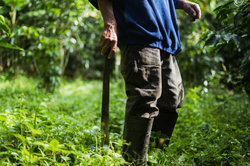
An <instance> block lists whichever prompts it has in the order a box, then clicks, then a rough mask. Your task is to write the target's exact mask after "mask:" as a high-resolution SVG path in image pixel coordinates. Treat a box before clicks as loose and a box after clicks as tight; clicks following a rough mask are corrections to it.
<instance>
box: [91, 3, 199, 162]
mask: <svg viewBox="0 0 250 166" xmlns="http://www.w3.org/2000/svg"><path fill="white" fill-rule="evenodd" d="M89 1H90V2H91V3H92V4H93V5H94V6H95V7H96V8H97V9H99V10H100V11H101V14H102V16H103V20H104V29H103V32H102V35H101V38H100V43H101V47H102V51H101V53H102V54H103V55H104V54H107V53H108V58H111V57H112V56H113V55H114V53H115V52H116V47H117V44H118V46H119V48H120V50H121V54H122V57H121V73H122V76H123V78H124V80H125V85H126V94H127V97H128V99H127V103H126V114H125V124H124V133H123V139H124V142H125V143H126V144H125V145H124V147H123V153H124V155H123V156H124V158H125V160H127V161H129V162H131V161H134V164H137V165H147V161H146V156H147V151H148V144H149V139H150V134H151V131H161V133H162V134H165V135H167V137H168V138H169V139H170V137H171V135H172V132H173V129H174V126H175V123H176V120H177V117H178V112H177V108H180V107H181V105H182V100H183V94H184V93H183V86H182V79H181V75H180V72H179V68H178V65H177V63H176V60H175V55H177V54H179V53H180V52H181V50H182V48H181V44H180V39H179V31H178V25H177V19H176V13H175V9H183V10H184V11H185V12H186V13H188V15H189V16H190V17H191V18H192V21H195V20H196V19H199V18H201V11H200V8H199V5H197V4H195V3H192V2H189V1H186V0H89ZM108 51H109V52H108ZM169 139H165V140H164V142H165V144H166V145H168V144H169ZM161 140H162V139H161Z"/></svg>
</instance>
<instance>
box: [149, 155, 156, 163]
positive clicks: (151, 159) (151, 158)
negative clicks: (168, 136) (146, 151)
mask: <svg viewBox="0 0 250 166" xmlns="http://www.w3.org/2000/svg"><path fill="white" fill-rule="evenodd" d="M148 161H149V162H151V163H154V164H157V161H156V160H155V159H154V157H153V156H148Z"/></svg>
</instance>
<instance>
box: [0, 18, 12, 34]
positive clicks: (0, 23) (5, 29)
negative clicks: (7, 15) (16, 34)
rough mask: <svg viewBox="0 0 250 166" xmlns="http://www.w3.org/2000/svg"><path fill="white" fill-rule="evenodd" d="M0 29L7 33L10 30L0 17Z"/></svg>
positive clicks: (9, 32)
mask: <svg viewBox="0 0 250 166" xmlns="http://www.w3.org/2000/svg"><path fill="white" fill-rule="evenodd" d="M0 18H1V17H0ZM0 29H2V30H3V31H4V32H6V33H7V34H8V35H10V34H11V30H10V28H9V26H8V25H7V24H6V23H5V22H3V21H1V19H0Z"/></svg>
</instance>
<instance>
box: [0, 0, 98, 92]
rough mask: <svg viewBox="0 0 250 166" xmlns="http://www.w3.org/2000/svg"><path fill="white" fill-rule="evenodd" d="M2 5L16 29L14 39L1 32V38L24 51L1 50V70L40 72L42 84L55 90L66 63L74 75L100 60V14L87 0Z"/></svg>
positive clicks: (23, 0)
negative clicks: (98, 57) (75, 71)
mask: <svg viewBox="0 0 250 166" xmlns="http://www.w3.org/2000/svg"><path fill="white" fill-rule="evenodd" d="M0 6H3V8H2V9H1V12H0V14H2V15H4V16H5V18H6V19H7V20H8V24H9V26H10V27H11V29H12V31H13V34H12V35H11V39H10V38H8V36H7V35H5V34H0V35H1V38H0V40H2V41H5V42H8V43H9V42H10V43H11V44H16V45H19V46H20V47H22V48H23V49H24V51H22V52H20V51H18V52H17V51H15V50H9V49H1V50H0V55H1V56H0V63H1V64H0V65H1V66H2V69H1V71H2V72H4V73H5V74H6V73H9V74H11V75H13V74H14V75H18V74H19V73H20V72H25V73H27V74H32V75H33V76H34V75H38V76H39V77H40V78H41V79H42V81H41V85H42V87H45V88H46V89H47V91H53V89H54V88H55V87H56V86H57V85H59V84H60V83H61V76H63V73H64V71H65V69H66V67H68V68H69V69H70V70H69V71H70V72H69V73H68V74H69V75H72V73H73V72H72V73H71V71H72V70H73V71H74V70H76V69H79V71H78V73H79V72H83V73H84V71H81V69H85V70H89V69H90V66H91V67H92V68H95V67H93V66H96V64H98V63H99V61H98V59H94V58H95V57H96V56H94V55H99V54H100V53H99V51H98V49H96V48H98V47H99V42H98V41H99V37H98V36H97V35H98V33H100V31H101V25H100V21H98V20H100V17H99V15H98V14H97V13H96V12H94V11H93V8H91V7H90V4H89V3H88V1H87V0H85V1H82V0H66V1H37V0H3V1H0ZM83 50H84V51H83ZM69 57H71V58H69ZM69 61H71V62H70V65H69V66H67V64H68V62H69ZM90 62H91V65H90ZM77 65H78V66H79V65H80V66H83V67H82V68H80V67H78V68H77ZM85 73H86V72H85Z"/></svg>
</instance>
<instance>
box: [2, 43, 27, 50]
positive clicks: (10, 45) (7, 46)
mask: <svg viewBox="0 0 250 166" xmlns="http://www.w3.org/2000/svg"><path fill="white" fill-rule="evenodd" d="M0 47H5V48H10V49H15V50H21V51H23V49H22V48H20V47H18V46H16V45H13V44H9V43H7V42H0Z"/></svg>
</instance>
